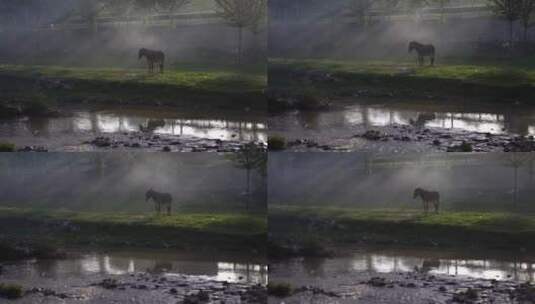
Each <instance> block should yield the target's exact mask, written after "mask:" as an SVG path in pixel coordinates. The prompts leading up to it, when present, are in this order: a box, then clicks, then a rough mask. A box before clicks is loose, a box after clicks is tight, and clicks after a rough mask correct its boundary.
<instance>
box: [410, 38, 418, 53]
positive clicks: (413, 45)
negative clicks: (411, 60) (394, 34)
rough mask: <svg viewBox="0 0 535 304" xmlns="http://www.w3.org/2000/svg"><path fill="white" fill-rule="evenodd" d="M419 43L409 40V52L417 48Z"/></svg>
mask: <svg viewBox="0 0 535 304" xmlns="http://www.w3.org/2000/svg"><path fill="white" fill-rule="evenodd" d="M418 45H419V43H418V42H416V41H411V42H410V43H409V53H411V52H412V51H413V50H415V49H417V48H418Z"/></svg>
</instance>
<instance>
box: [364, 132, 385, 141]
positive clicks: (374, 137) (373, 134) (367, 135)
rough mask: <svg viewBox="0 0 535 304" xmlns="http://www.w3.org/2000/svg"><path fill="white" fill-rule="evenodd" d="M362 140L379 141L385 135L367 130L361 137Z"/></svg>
mask: <svg viewBox="0 0 535 304" xmlns="http://www.w3.org/2000/svg"><path fill="white" fill-rule="evenodd" d="M361 136H362V137H363V138H365V139H368V140H376V141H377V140H380V139H382V138H383V137H384V136H385V135H384V134H383V133H381V132H380V131H377V130H368V131H366V132H365V133H364V134H362V135H361Z"/></svg>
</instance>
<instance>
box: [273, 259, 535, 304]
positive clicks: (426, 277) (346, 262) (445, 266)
mask: <svg viewBox="0 0 535 304" xmlns="http://www.w3.org/2000/svg"><path fill="white" fill-rule="evenodd" d="M372 278H380V280H385V282H387V284H386V287H383V286H377V285H380V284H369V282H370V280H372ZM269 279H270V282H281V283H290V284H291V285H292V286H293V287H294V288H297V289H298V288H301V291H300V292H298V293H296V294H295V295H294V296H292V297H290V298H286V299H284V300H281V299H278V298H275V297H271V299H270V303H283V302H284V303H448V300H451V298H452V295H454V294H455V293H456V292H459V290H463V289H466V288H468V287H474V288H477V287H479V286H487V285H490V284H492V282H496V284H497V285H496V286H499V285H498V284H504V285H506V286H507V288H511V286H514V284H519V283H520V282H526V281H534V280H535V257H531V258H529V257H519V258H515V257H514V256H513V255H511V254H510V253H507V252H498V253H492V252H490V253H489V252H484V253H481V254H478V253H476V252H469V251H467V252H448V251H438V250H432V251H425V250H423V251H422V250H413V249H412V250H411V249H372V250H352V251H350V253H349V254H347V255H344V256H343V257H336V258H327V259H321V258H298V259H290V260H285V261H280V262H277V263H274V264H273V265H270V277H269ZM372 281H373V280H372ZM409 283H412V284H414V285H406V284H409ZM504 288H505V287H504ZM314 289H315V290H314ZM488 290H492V291H494V290H493V289H485V292H489V291H488ZM496 290H498V287H496ZM485 299H487V300H489V301H490V299H493V300H494V301H495V303H510V302H509V297H508V295H507V294H506V295H502V294H499V293H498V292H495V293H491V292H489V294H488V295H486V296H485ZM470 303H471V302H470ZM481 303H487V301H482V302H481ZM511 303H513V302H511Z"/></svg>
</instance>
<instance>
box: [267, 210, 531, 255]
mask: <svg viewBox="0 0 535 304" xmlns="http://www.w3.org/2000/svg"><path fill="white" fill-rule="evenodd" d="M269 221H270V233H272V234H273V235H274V239H275V241H277V240H282V241H287V240H288V239H292V238H293V239H297V240H304V241H307V242H308V241H310V240H311V239H313V240H315V241H317V242H319V243H325V244H332V245H335V244H370V245H389V244H397V245H411V246H412V245H417V246H419V245H421V246H433V247H441V246H444V247H446V246H447V247H473V248H481V249H508V250H515V251H518V250H535V245H534V244H532V243H531V242H529V240H530V239H531V238H533V237H535V216H531V215H520V214H511V213H498V212H496V213H494V212H492V213H491V212H441V213H439V214H429V215H424V214H423V213H422V212H421V211H420V210H414V211H397V210H361V209H344V208H325V207H309V208H301V207H290V206H270V211H269ZM271 227H274V228H273V229H274V230H273V231H271Z"/></svg>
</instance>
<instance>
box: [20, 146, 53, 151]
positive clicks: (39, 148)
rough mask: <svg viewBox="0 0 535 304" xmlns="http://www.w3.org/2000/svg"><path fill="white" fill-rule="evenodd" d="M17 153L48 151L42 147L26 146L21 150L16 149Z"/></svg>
mask: <svg viewBox="0 0 535 304" xmlns="http://www.w3.org/2000/svg"><path fill="white" fill-rule="evenodd" d="M17 151H18V152H48V149H47V148H46V147H43V146H26V147H24V148H22V149H18V150H17Z"/></svg>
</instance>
